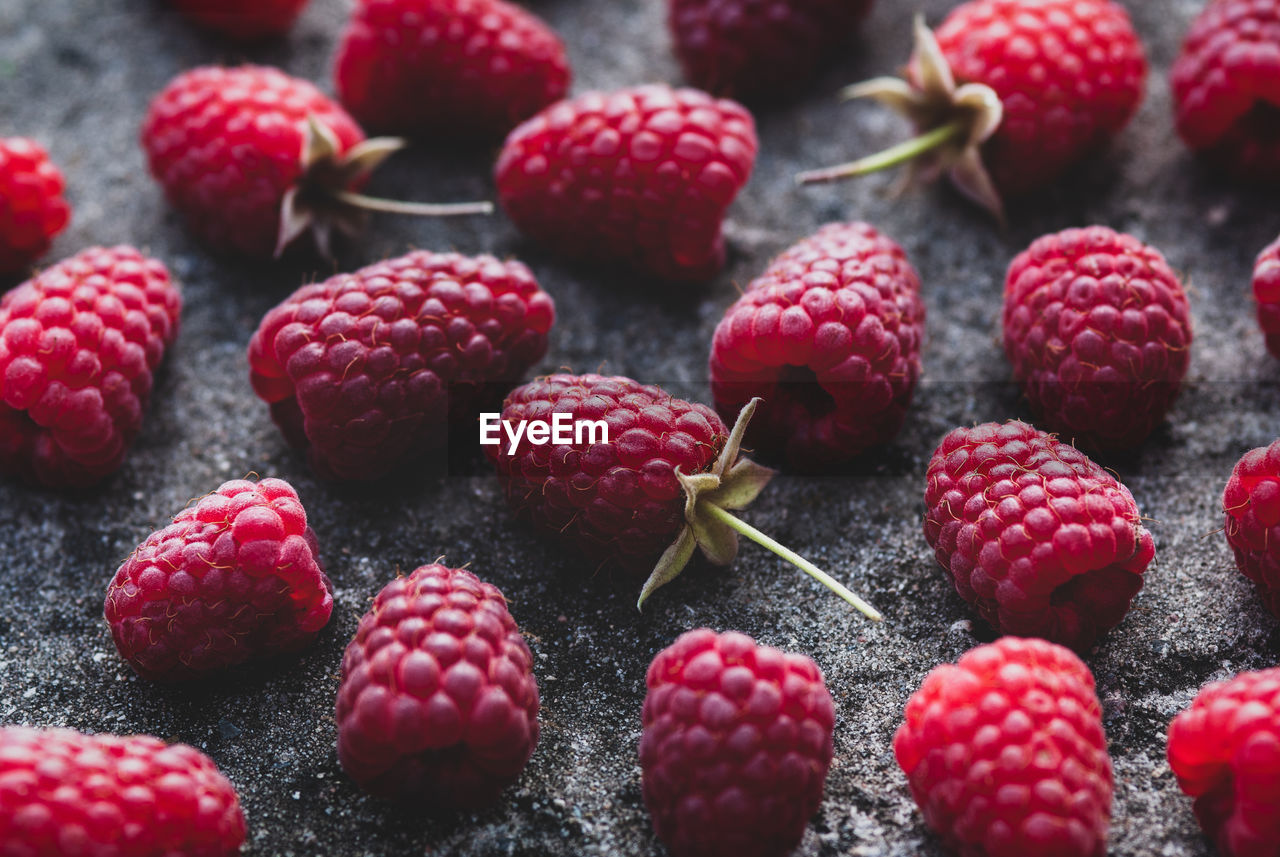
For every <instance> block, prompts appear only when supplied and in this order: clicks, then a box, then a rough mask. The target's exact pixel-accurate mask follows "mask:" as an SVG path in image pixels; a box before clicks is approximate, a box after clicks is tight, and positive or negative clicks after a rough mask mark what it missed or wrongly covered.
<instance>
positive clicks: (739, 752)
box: [640, 628, 836, 857]
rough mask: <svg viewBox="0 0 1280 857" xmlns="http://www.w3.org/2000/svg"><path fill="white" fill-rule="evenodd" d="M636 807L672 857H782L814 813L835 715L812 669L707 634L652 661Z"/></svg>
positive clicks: (738, 639)
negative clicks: (643, 809) (644, 811)
mask: <svg viewBox="0 0 1280 857" xmlns="http://www.w3.org/2000/svg"><path fill="white" fill-rule="evenodd" d="M646 684H647V685H648V688H649V692H648V693H647V694H646V695H645V698H644V731H643V733H642V734H641V736H640V766H641V768H642V770H643V785H644V802H645V806H647V807H648V808H649V812H650V813H651V814H652V815H653V829H654V830H655V831H657V834H658V838H659V839H661V840H662V841H663V843H664V844H666V846H667V850H668V851H669V852H670V853H671V855H672V857H783V855H786V854H789V853H791V851H792V849H793V848H795V847H796V845H798V844H799V842H800V839H801V837H803V836H804V831H805V828H806V827H807V826H808V823H809V818H810V817H811V816H812V815H813V814H814V813H815V812H816V811H817V810H818V805H819V804H821V803H822V787H823V784H824V783H825V782H826V779H827V769H828V768H829V767H830V766H831V749H832V741H831V735H832V730H833V729H834V726H835V717H836V715H835V708H834V706H833V704H832V702H831V694H830V693H828V692H827V686H826V684H825V683H824V682H823V680H822V671H821V670H820V669H818V665H817V664H815V663H814V662H813V661H812V660H810V659H809V658H807V657H805V656H804V655H797V654H791V653H788V652H782V651H779V650H778V649H774V648H770V647H769V646H759V645H756V642H755V641H754V640H752V639H751V638H750V637H748V636H747V635H746V634H739V633H736V632H729V633H725V634H716V633H715V632H714V631H710V630H708V629H706V628H702V629H699V630H697V631H689V632H687V633H685V634H682V635H681V636H680V638H679V639H678V640H676V641H675V642H674V643H672V644H671V645H670V646H668V647H667V648H665V649H663V650H662V651H661V652H659V653H658V656H657V657H655V658H654V659H653V663H651V664H650V665H649V673H648V677H647V678H646Z"/></svg>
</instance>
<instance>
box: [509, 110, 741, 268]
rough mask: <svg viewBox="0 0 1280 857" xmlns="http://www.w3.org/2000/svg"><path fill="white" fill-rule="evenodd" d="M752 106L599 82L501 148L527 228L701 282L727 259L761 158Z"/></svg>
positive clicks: (558, 247) (591, 254) (512, 209)
mask: <svg viewBox="0 0 1280 857" xmlns="http://www.w3.org/2000/svg"><path fill="white" fill-rule="evenodd" d="M757 148H758V144H757V141H756V131H755V122H754V120H753V119H752V118H751V114H750V113H748V112H747V111H746V110H745V109H744V108H743V107H742V106H741V105H738V104H735V103H734V102H732V101H723V100H716V99H713V98H712V97H711V96H709V95H707V94H706V93H704V92H699V91H697V90H694V89H672V88H671V87H669V86H665V85H650V86H640V87H635V88H632V89H622V90H618V91H616V92H591V93H587V94H586V95H580V96H578V97H577V98H574V99H571V100H567V101H561V102H559V103H557V104H554V105H552V106H551V107H548V108H547V109H545V110H543V111H542V112H541V113H539V114H538V115H536V116H534V117H533V118H532V119H529V120H528V121H526V122H524V123H523V124H522V125H520V127H518V128H516V129H515V130H514V131H512V132H511V134H510V136H508V137H507V142H506V144H505V145H504V146H503V148H502V154H501V155H500V156H499V157H498V164H497V168H496V177H497V182H498V195H499V198H500V200H501V202H502V206H503V208H505V209H506V211H507V214H508V215H510V217H511V219H512V220H513V221H515V224H516V226H518V227H519V228H520V230H521V231H522V232H525V233H526V234H528V235H529V236H531V237H533V238H534V239H536V240H538V241H540V242H542V243H543V244H546V245H547V246H549V247H551V248H552V249H553V250H555V252H557V253H559V254H561V255H563V256H565V257H568V258H573V259H581V260H586V261H596V262H608V263H618V264H623V265H629V266H632V267H634V268H636V269H637V270H639V271H640V272H642V273H649V274H654V275H656V276H659V277H662V278H665V279H670V280H686V281H700V280H706V279H709V278H710V277H712V276H714V275H715V273H716V272H717V271H719V270H720V267H721V266H722V265H723V264H724V239H723V237H722V236H721V234H720V223H721V221H722V220H723V219H724V214H725V211H726V210H727V209H728V208H729V204H730V203H731V202H732V201H733V199H734V197H735V196H737V194H738V191H739V190H741V189H742V187H743V185H745V184H746V183H747V179H748V178H749V177H750V176H751V170H752V168H753V166H754V165H755V158H756V149H757Z"/></svg>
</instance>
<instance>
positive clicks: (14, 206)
mask: <svg viewBox="0 0 1280 857" xmlns="http://www.w3.org/2000/svg"><path fill="white" fill-rule="evenodd" d="M65 189H66V183H65V182H64V181H63V178H62V173H61V172H59V171H58V168H57V167H55V166H54V165H53V162H52V161H51V160H49V153H48V152H46V151H45V150H44V149H42V148H41V147H40V146H39V144H37V143H35V142H34V141H32V140H27V139H24V138H22V137H9V138H7V139H6V138H3V137H0V274H12V273H15V272H17V271H21V270H22V269H24V268H26V267H27V266H28V265H30V264H31V263H32V262H34V261H35V260H36V259H39V258H40V257H41V256H43V255H44V254H45V251H47V250H48V249H49V245H50V243H52V241H53V237H54V236H55V235H57V234H58V233H59V232H61V231H62V230H63V229H66V228H67V223H68V221H70V220H71V206H69V205H67V201H66V199H64V198H63V196H62V194H63V191H64V190H65Z"/></svg>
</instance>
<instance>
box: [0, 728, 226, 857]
mask: <svg viewBox="0 0 1280 857" xmlns="http://www.w3.org/2000/svg"><path fill="white" fill-rule="evenodd" d="M244 834H245V825H244V813H243V812H241V810H240V799H239V798H238V797H237V796H236V791H235V788H234V787H233V786H232V785H231V783H230V782H228V781H227V778H226V777H224V776H223V775H222V774H221V773H220V772H219V771H218V769H217V767H216V766H215V765H214V764H213V760H212V759H210V758H209V757H208V756H206V755H204V754H203V753H201V752H200V751H199V750H196V749H195V748H194V747H188V746H187V745H186V744H171V745H168V746H166V745H165V744H164V743H163V742H161V741H159V740H158V739H156V738H151V737H149V736H145V735H134V736H130V737H127V738H121V737H116V736H114V735H83V734H81V733H79V732H73V731H72V730H70V729H28V728H24V727H19V726H10V727H6V728H4V729H0V853H4V854H6V855H15V857H17V855H21V857H66V855H70V854H113V855H118V857H156V855H169V856H170V857H179V855H182V857H234V855H237V854H239V853H240V846H241V844H242V843H243V842H244Z"/></svg>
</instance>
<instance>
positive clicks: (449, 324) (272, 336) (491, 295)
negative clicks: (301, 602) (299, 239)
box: [249, 250, 555, 479]
mask: <svg viewBox="0 0 1280 857" xmlns="http://www.w3.org/2000/svg"><path fill="white" fill-rule="evenodd" d="M554 321H555V306H554V304H553V303H552V301H551V297H550V296H549V295H548V294H547V293H546V292H544V291H542V289H540V288H539V287H538V283H537V282H536V281H535V280H534V279H533V274H531V273H530V272H529V269H528V268H526V267H525V266H524V265H522V264H520V263H519V262H500V261H498V260H497V259H495V258H493V257H492V256H477V257H474V258H473V257H468V256H462V255H459V254H457V253H431V252H427V251H422V250H420V251H415V252H413V253H409V254H408V255H406V256H401V257H399V258H397V259H389V260H387V261H385V262H379V263H377V264H375V265H370V266H369V267H367V268H362V269H360V270H359V271H356V272H355V273H354V274H339V275H337V276H335V277H331V278H330V279H328V280H326V281H324V282H323V283H316V284H313V285H309V286H303V287H302V288H301V289H298V291H296V292H294V293H293V294H292V295H290V296H289V297H288V298H286V299H285V301H284V302H283V303H281V304H280V305H279V306H277V307H276V308H275V309H273V310H271V311H270V312H269V313H267V315H266V317H264V318H263V319H262V323H261V324H260V325H259V326H258V331H257V333H255V334H254V336H253V339H252V340H251V341H250V343H249V367H250V372H251V380H252V381H253V388H254V390H255V391H257V393H258V396H259V397H261V398H262V399H263V400H264V401H265V402H267V403H268V404H270V405H271V416H272V418H273V419H274V420H275V422H276V424H277V425H278V426H280V430H281V431H282V432H284V435H285V437H286V439H288V441H289V442H290V443H291V444H293V445H294V446H296V447H298V448H302V449H307V450H308V454H309V456H310V459H311V462H312V464H313V465H314V466H315V468H316V469H317V470H318V471H319V472H320V473H321V474H322V475H324V476H327V477H331V478H336V479H376V478H379V477H381V476H385V475H386V474H387V473H389V472H391V471H392V470H394V469H396V468H397V467H400V466H402V465H403V464H405V463H408V462H410V461H412V460H414V459H416V458H420V457H421V456H423V455H425V454H427V453H429V452H432V451H439V450H440V449H442V448H443V447H444V444H445V441H446V439H447V433H448V429H449V427H450V425H451V424H452V425H454V426H462V425H467V421H468V420H474V418H475V417H476V411H477V410H478V409H479V407H480V406H481V405H483V404H484V403H485V402H487V401H488V399H489V397H490V396H492V395H494V391H495V389H506V388H507V387H508V386H509V385H510V384H512V383H515V382H516V381H517V380H519V378H520V376H521V375H523V374H524V373H525V371H526V370H527V369H528V368H529V367H530V366H532V365H534V364H535V363H537V362H538V361H539V360H541V359H542V355H543V354H544V353H545V351H546V348H547V332H548V331H549V330H550V329H551V325H552V323H553V322H554ZM467 431H470V432H474V431H475V426H474V423H472V424H471V425H470V427H469V428H468V429H467Z"/></svg>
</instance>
